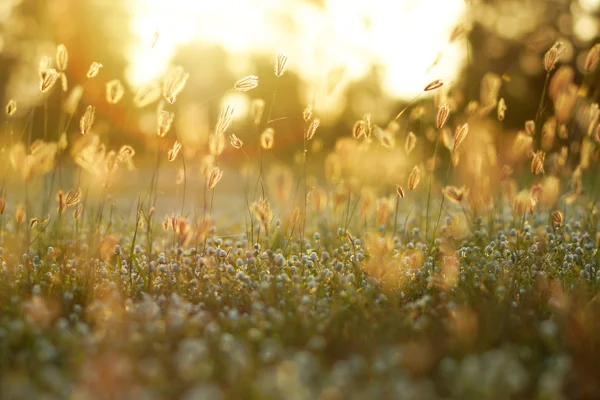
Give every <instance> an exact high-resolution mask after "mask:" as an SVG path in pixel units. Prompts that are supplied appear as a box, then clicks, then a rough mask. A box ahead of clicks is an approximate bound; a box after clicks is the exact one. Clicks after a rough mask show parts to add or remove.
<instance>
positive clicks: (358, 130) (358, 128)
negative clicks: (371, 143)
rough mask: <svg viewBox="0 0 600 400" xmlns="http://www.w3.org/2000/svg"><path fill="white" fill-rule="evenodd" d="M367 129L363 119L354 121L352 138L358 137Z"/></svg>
mask: <svg viewBox="0 0 600 400" xmlns="http://www.w3.org/2000/svg"><path fill="white" fill-rule="evenodd" d="M366 130H367V125H366V123H365V121H363V120H362V119H361V120H358V121H356V123H355V124H354V127H353V128H352V137H353V138H354V139H359V138H360V137H361V136H363V135H364V134H365V132H366Z"/></svg>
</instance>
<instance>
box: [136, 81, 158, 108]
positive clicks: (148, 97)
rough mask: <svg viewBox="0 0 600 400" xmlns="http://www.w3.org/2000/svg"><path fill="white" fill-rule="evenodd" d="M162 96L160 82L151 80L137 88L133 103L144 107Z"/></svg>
mask: <svg viewBox="0 0 600 400" xmlns="http://www.w3.org/2000/svg"><path fill="white" fill-rule="evenodd" d="M160 96H161V90H160V85H159V84H158V82H150V83H148V84H147V85H145V86H142V87H141V88H139V89H138V90H137V92H136V93H135V97H134V99H133V103H134V104H135V106H136V107H138V108H142V107H145V106H147V105H150V104H152V103H154V102H155V101H156V100H158V99H159V98H160Z"/></svg>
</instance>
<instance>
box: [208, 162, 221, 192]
mask: <svg viewBox="0 0 600 400" xmlns="http://www.w3.org/2000/svg"><path fill="white" fill-rule="evenodd" d="M222 177H223V171H222V170H221V169H220V168H219V167H213V169H212V170H211V171H210V174H209V176H208V190H212V189H214V188H215V186H217V183H219V181H220V180H221V178H222Z"/></svg>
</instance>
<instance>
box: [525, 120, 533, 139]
mask: <svg viewBox="0 0 600 400" xmlns="http://www.w3.org/2000/svg"><path fill="white" fill-rule="evenodd" d="M525 132H527V134H528V135H530V136H533V135H534V134H535V121H534V120H532V119H530V120H529V121H525Z"/></svg>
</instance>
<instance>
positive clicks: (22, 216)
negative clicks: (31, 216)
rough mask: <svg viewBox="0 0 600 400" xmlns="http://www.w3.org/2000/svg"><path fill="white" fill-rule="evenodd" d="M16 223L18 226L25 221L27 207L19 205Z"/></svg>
mask: <svg viewBox="0 0 600 400" xmlns="http://www.w3.org/2000/svg"><path fill="white" fill-rule="evenodd" d="M15 221H16V222H17V224H20V223H21V222H23V221H25V206H24V205H23V204H19V205H17V208H16V209H15Z"/></svg>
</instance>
